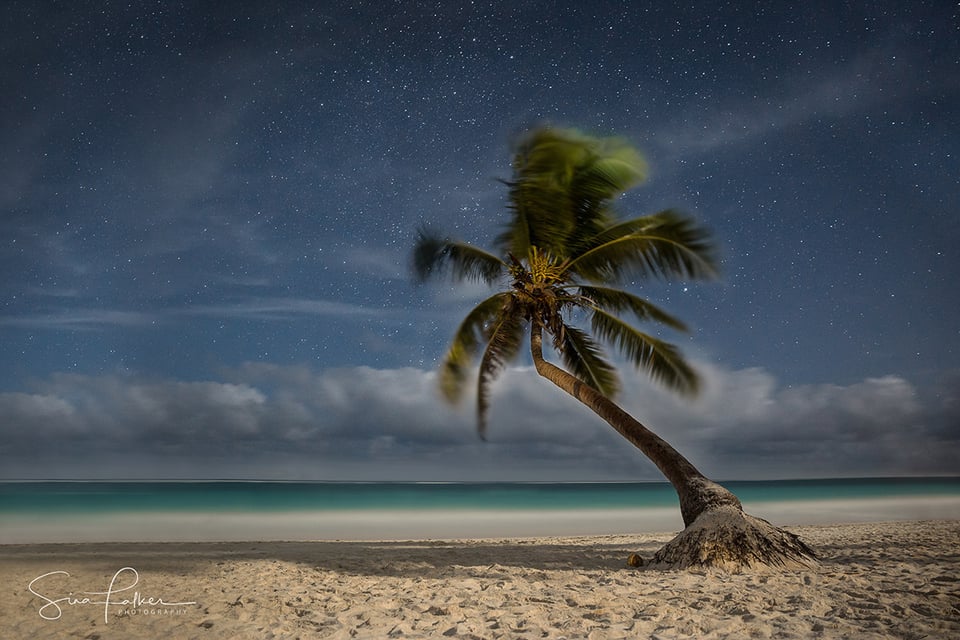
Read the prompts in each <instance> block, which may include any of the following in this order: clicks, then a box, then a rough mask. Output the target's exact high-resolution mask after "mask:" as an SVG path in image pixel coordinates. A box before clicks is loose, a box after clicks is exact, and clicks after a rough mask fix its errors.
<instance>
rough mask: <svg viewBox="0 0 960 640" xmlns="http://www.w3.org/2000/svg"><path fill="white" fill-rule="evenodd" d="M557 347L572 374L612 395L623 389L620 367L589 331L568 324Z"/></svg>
mask: <svg viewBox="0 0 960 640" xmlns="http://www.w3.org/2000/svg"><path fill="white" fill-rule="evenodd" d="M554 347H555V348H557V351H558V352H559V353H560V358H561V359H562V360H563V364H564V365H565V366H566V367H567V370H568V371H570V373H572V374H573V375H575V376H576V377H578V378H580V379H581V380H583V381H584V382H586V383H587V384H588V385H590V386H591V387H593V388H594V389H596V390H597V391H599V392H600V393H602V394H604V395H606V396H608V397H610V398H613V397H615V396H616V395H617V392H618V391H619V390H620V379H619V377H618V376H617V370H616V368H615V367H614V366H613V365H612V364H610V363H609V362H607V360H606V358H605V357H604V354H603V350H602V349H601V348H600V345H598V344H597V343H596V342H594V340H593V339H592V338H591V337H590V336H589V334H587V332H586V331H583V330H582V329H578V328H577V327H571V326H569V325H565V326H564V327H563V333H562V335H561V337H560V340H559V341H555V342H554Z"/></svg>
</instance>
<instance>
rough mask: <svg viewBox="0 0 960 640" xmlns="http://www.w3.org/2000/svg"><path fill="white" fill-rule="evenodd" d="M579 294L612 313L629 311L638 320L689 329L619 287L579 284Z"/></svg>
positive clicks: (650, 303)
mask: <svg viewBox="0 0 960 640" xmlns="http://www.w3.org/2000/svg"><path fill="white" fill-rule="evenodd" d="M580 295H581V296H582V297H583V298H586V299H587V300H589V301H591V302H592V303H593V304H594V305H596V307H597V308H599V309H602V310H604V311H608V312H612V313H623V312H624V311H630V312H632V313H633V315H634V316H636V318H637V319H638V320H640V321H648V320H652V321H654V322H659V323H660V324H664V325H666V326H668V327H671V328H673V329H676V330H677V331H689V329H688V328H687V325H685V324H684V323H683V322H682V321H681V320H679V319H678V318H675V317H674V316H672V315H670V314H669V313H667V312H666V311H664V310H663V309H661V308H660V307H658V306H656V305H655V304H653V303H652V302H650V301H649V300H645V299H643V298H641V297H640V296H635V295H633V294H632V293H629V292H627V291H623V290H621V289H611V288H609V287H597V286H581V287H580Z"/></svg>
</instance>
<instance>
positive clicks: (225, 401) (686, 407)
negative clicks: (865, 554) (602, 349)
mask: <svg viewBox="0 0 960 640" xmlns="http://www.w3.org/2000/svg"><path fill="white" fill-rule="evenodd" d="M702 369H703V370H704V372H705V379H706V390H705V393H704V394H703V396H702V397H701V398H699V399H698V400H696V401H684V400H681V399H678V398H677V397H675V396H671V395H669V394H667V393H666V392H664V391H662V390H660V389H657V388H654V387H652V386H649V385H647V384H643V383H640V382H633V383H632V384H630V385H629V387H628V389H627V390H626V393H625V394H624V397H623V398H622V399H621V401H622V404H623V405H624V407H625V408H627V409H628V410H629V411H631V412H632V413H633V414H634V415H635V416H636V417H638V419H640V420H641V421H643V422H645V423H646V424H647V425H648V426H649V427H650V428H652V429H654V430H655V431H657V432H658V433H660V434H661V435H662V436H663V437H665V438H666V439H667V440H668V441H670V442H671V443H672V444H674V445H675V446H676V447H677V448H678V449H680V450H681V451H682V452H684V453H685V454H686V455H688V457H690V458H691V459H692V460H694V461H695V462H696V463H697V464H698V465H700V466H701V467H702V468H703V470H704V471H705V472H707V473H709V474H711V475H713V476H714V477H723V478H738V479H739V478H753V477H769V476H771V475H773V476H777V477H811V476H819V475H823V474H830V473H837V472H838V471H839V472H840V473H841V474H845V475H886V474H939V473H948V472H951V471H955V460H956V459H957V454H960V437H958V433H957V429H956V425H957V424H958V423H960V422H958V421H960V402H958V400H960V396H958V395H956V394H955V392H956V389H955V388H954V389H953V391H951V392H950V395H945V394H941V395H939V396H938V399H937V401H936V402H934V403H932V404H925V403H924V402H923V401H921V399H920V398H919V397H918V394H917V392H916V390H915V389H914V387H913V386H912V385H911V384H910V383H909V382H908V381H906V380H903V379H901V378H898V377H895V376H888V377H885V378H878V379H871V380H865V381H863V382H861V383H857V384H854V385H850V386H847V387H841V386H837V385H811V386H806V387H793V388H780V387H778V385H777V384H776V382H775V381H774V380H773V379H772V377H771V376H770V375H769V374H767V373H765V372H764V371H762V370H759V369H752V370H744V371H729V370H724V369H721V368H718V367H707V366H702ZM435 385H436V379H435V374H434V373H433V372H425V371H423V370H420V369H414V368H407V369H373V368H370V367H356V368H349V369H334V370H326V371H315V370H312V369H309V368H307V367H303V366H278V365H267V364H256V363H250V364H247V365H244V366H242V367H240V368H238V369H236V370H233V371H229V372H226V373H225V375H224V381H216V382H214V381H197V382H184V381H176V380H145V379H140V378H136V377H124V376H118V375H107V376H96V377H92V376H79V375H57V376H53V377H51V378H49V379H48V380H45V381H43V382H41V383H38V384H37V385H36V388H35V389H33V390H32V391H31V392H29V393H27V392H15V393H9V392H8V393H3V394H0V413H2V414H3V415H4V416H6V418H5V420H4V421H3V425H2V430H3V434H2V435H3V445H2V447H0V452H2V457H3V465H2V467H3V469H4V473H5V475H6V476H7V477H24V476H27V477H29V476H31V475H33V474H32V473H31V470H32V469H37V468H41V469H45V468H46V467H45V466H44V462H45V461H56V462H57V464H66V465H68V466H69V468H70V469H71V471H72V473H75V474H79V475H81V476H82V477H103V476H110V475H112V474H113V473H122V472H124V470H126V471H127V472H128V473H129V472H131V471H132V469H131V468H130V465H129V463H130V461H133V460H136V461H139V462H138V464H139V465H140V466H141V468H142V469H144V470H147V471H152V470H155V469H159V468H162V467H163V465H164V464H167V463H171V464H173V467H176V466H177V464H176V463H177V462H179V463H180V464H181V465H182V467H183V468H182V469H181V472H183V473H187V474H188V475H189V476H192V477H198V476H199V477H210V476H214V477H217V476H220V477H222V476H227V477H249V476H251V475H254V476H257V477H259V476H266V477H274V478H288V477H294V478H312V479H338V478H337V476H336V475H330V474H331V473H334V474H336V473H346V474H353V476H352V477H354V479H359V478H380V479H387V478H393V479H419V480H457V479H477V478H482V477H487V476H485V474H486V473H488V472H489V471H490V469H491V467H493V468H496V469H498V470H499V471H500V472H501V473H504V474H507V476H508V477H511V478H514V479H568V480H574V479H620V480H638V479H656V478H657V475H656V471H655V470H653V468H652V466H650V465H649V463H647V462H646V461H644V460H643V459H642V456H641V455H640V454H639V453H638V452H637V451H635V450H634V449H633V448H632V447H631V446H629V445H628V444H626V443H625V442H624V441H622V439H621V438H620V436H618V435H617V434H616V433H615V432H614V431H613V430H612V429H610V428H609V427H608V426H607V425H605V424H603V423H602V422H601V421H600V420H599V419H598V418H597V417H596V416H594V415H593V414H592V413H591V412H590V411H588V410H587V409H585V408H584V407H582V406H580V405H579V404H578V403H576V402H575V401H574V400H573V399H572V398H569V397H567V396H565V395H564V394H563V393H562V392H560V391H559V390H557V389H555V388H554V387H552V386H551V385H550V384H549V383H548V382H546V381H544V380H542V379H540V378H539V377H538V376H537V375H536V374H535V372H533V371H532V370H530V369H525V368H519V369H511V370H509V371H507V372H506V374H505V375H504V377H503V378H502V380H501V381H500V382H499V383H498V385H497V386H496V388H495V390H494V404H493V412H492V416H491V425H490V434H489V436H490V442H489V443H481V442H479V441H478V440H477V438H476V436H475V431H474V423H473V415H472V411H471V409H472V408H471V407H469V406H465V407H463V408H462V409H460V410H454V409H450V408H448V407H446V406H445V405H443V404H441V403H440V402H439V400H438V397H437V392H436V388H435ZM949 425H953V428H952V429H951V428H949ZM27 456H29V458H28V457H27ZM204 460H206V461H207V465H206V466H205V465H204V464H203V461H204ZM38 463H39V466H38ZM391 474H394V475H391ZM134 475H139V474H134ZM148 475H149V473H148ZM488 479H489V478H488Z"/></svg>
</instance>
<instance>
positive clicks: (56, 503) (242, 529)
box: [0, 478, 960, 543]
mask: <svg viewBox="0 0 960 640" xmlns="http://www.w3.org/2000/svg"><path fill="white" fill-rule="evenodd" d="M723 485H724V486H726V487H727V488H729V489H730V490H732V491H733V492H734V493H735V494H737V496H738V497H739V498H740V499H741V501H742V502H743V503H744V506H745V508H746V509H747V511H750V512H751V513H754V514H755V515H760V516H761V517H766V518H768V519H771V520H772V521H775V522H780V523H809V524H817V523H824V522H846V521H863V520H903V519H930V518H950V519H954V518H960V478H866V479H864V478H860V479H822V480H779V481H758V482H737V481H733V482H723ZM678 528H682V523H681V522H680V518H679V507H678V504H677V497H676V494H675V492H674V491H673V488H672V487H671V486H670V485H669V484H667V483H655V482H651V483H532V482H527V483H497V482H490V483H433V482H431V483H426V482H424V483H406V482H393V483H365V482H274V481H190V482H186V481H152V482H150V481H137V482H94V481H88V482H75V481H52V482H33V481H23V482H0V543H5V542H6V543H10V542H48V541H49V542H66V541H74V540H76V541H89V540H140V539H154V540H164V539H171V540H181V539H205V540H221V539H223V540H228V539H247V538H249V539H341V538H355V539H396V538H409V537H416V538H443V537H490V536H526V535H573V534H580V533H582V534H584V535H587V534H599V533H623V532H630V531H644V532H647V531H661V530H663V531H666V530H674V529H678Z"/></svg>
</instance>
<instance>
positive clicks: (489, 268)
mask: <svg viewBox="0 0 960 640" xmlns="http://www.w3.org/2000/svg"><path fill="white" fill-rule="evenodd" d="M445 268H450V269H451V270H452V272H453V276H454V277H455V278H456V279H458V280H479V281H481V282H485V283H487V284H494V283H495V282H496V280H497V278H498V277H500V276H501V275H503V273H504V271H505V269H506V264H505V263H504V262H503V260H501V259H500V258H498V257H497V256H495V255H493V254H492V253H489V252H487V251H484V250H483V249H480V248H478V247H475V246H473V245H472V244H468V243H466V242H458V241H454V240H450V239H448V238H444V237H442V236H440V235H439V234H437V233H435V232H433V231H430V230H428V229H421V230H420V232H419V234H418V237H417V243H416V245H415V246H414V249H413V271H414V274H415V275H416V277H417V279H418V280H419V281H421V282H423V281H424V280H426V279H427V278H429V277H430V276H432V275H434V274H435V273H438V272H441V271H443V270H444V269H445Z"/></svg>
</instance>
